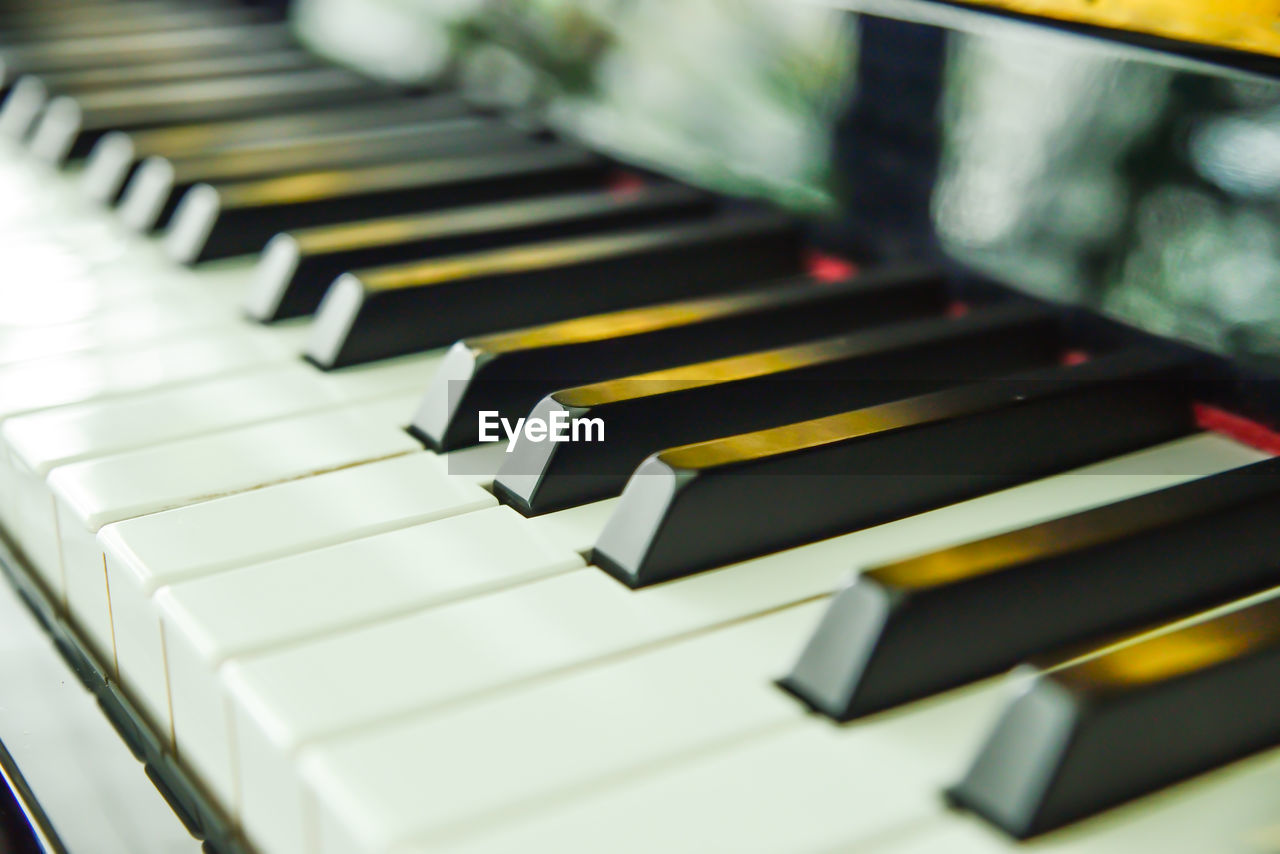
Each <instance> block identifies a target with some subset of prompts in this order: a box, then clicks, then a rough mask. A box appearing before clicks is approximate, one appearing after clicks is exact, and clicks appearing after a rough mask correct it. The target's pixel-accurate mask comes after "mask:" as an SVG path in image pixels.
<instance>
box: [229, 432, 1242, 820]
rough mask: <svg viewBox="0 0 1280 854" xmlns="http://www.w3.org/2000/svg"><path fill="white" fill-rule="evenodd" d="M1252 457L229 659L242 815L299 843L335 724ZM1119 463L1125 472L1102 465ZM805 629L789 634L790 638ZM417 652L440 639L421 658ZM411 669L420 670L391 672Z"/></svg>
mask: <svg viewBox="0 0 1280 854" xmlns="http://www.w3.org/2000/svg"><path fill="white" fill-rule="evenodd" d="M1258 456H1259V455H1258V454H1257V453H1256V452H1254V451H1251V450H1249V449H1246V448H1243V447H1242V446H1240V445H1237V444H1235V443H1233V442H1230V441H1228V440H1225V439H1219V438H1217V437H1212V436H1199V437H1193V438H1190V439H1186V440H1182V441H1179V442H1175V443H1171V444H1170V445H1167V446H1164V447H1163V448H1160V449H1153V450H1149V451H1145V452H1142V453H1139V454H1135V455H1130V456H1129V457H1125V458H1121V459H1119V460H1115V461H1111V462H1109V463H1103V464H1100V465H1096V466H1090V467H1088V468H1086V469H1082V470H1079V471H1077V472H1074V473H1070V474H1066V475H1061V476H1058V477H1054V478H1050V479H1046V480H1043V481H1039V482H1036V483H1032V484H1027V485H1024V486H1021V487H1017V488H1014V489H1010V490H1006V491H1004V492H1001V493H996V494H993V495H989V496H984V497H982V498H978V499H974V500H972V501H968V502H965V503H963V504H958V505H953V506H951V507H947V508H942V509H940V510H936V511H933V512H931V513H927V514H922V515H919V516H915V517H911V518H908V519H904V520H900V521H898V522H894V523H890V524H887V525H882V526H879V527H877V528H873V529H869V530H866V531H861V532H858V533H854V534H848V535H845V536H841V537H836V538H832V539H830V540H826V541H823V542H820V543H814V544H811V545H808V546H804V547H802V548H797V549H792V550H790V551H787V552H782V553H778V554H774V555H770V556H766V557H763V558H757V559H755V560H751V561H747V562H744V563H741V564H736V565H734V566H731V567H728V568H725V569H721V570H717V571H714V572H710V573H705V574H702V575H698V576H694V577H691V578H688V579H682V580H679V581H676V582H672V583H668V584H664V585H658V586H655V587H652V588H647V589H644V590H639V591H631V590H628V589H626V588H624V587H623V586H621V585H619V584H617V583H616V582H614V581H612V579H609V578H608V577H607V576H606V575H605V574H604V573H603V572H601V571H599V570H596V569H594V568H589V569H586V570H582V571H580V572H575V573H570V574H568V575H565V576H560V577H558V578H553V579H550V580H547V581H544V582H537V583H534V584H531V585H528V586H525V587H521V588H516V589H513V590H510V591H507V592H505V593H498V594H494V595H490V596H485V597H481V598H478V599H473V600H469V601H467V602H462V603H458V604H456V605H450V606H446V607H443V608H439V609H435V610H433V611H428V612H424V613H423V614H421V615H418V616H414V617H409V618H404V619H401V620H397V621H390V622H387V623H383V624H381V625H379V626H375V627H371V628H369V629H364V630H360V631H356V632H351V633H348V634H346V635H339V636H335V637H332V638H328V639H324V640H318V641H315V642H312V643H309V644H303V645H299V646H296V647H293V648H290V649H288V650H283V651H281V652H278V653H273V654H267V655H261V656H257V657H247V658H243V659H240V660H237V661H231V662H228V663H227V664H226V665H225V666H224V668H223V678H224V683H225V687H226V690H227V691H229V693H230V696H231V701H232V704H233V707H234V711H235V720H234V723H233V726H232V733H231V737H232V739H233V740H234V742H235V745H236V750H237V751H238V755H239V760H238V761H239V763H240V766H239V767H240V783H241V787H242V788H241V792H242V798H243V801H242V802H243V809H244V822H245V825H246V826H247V827H251V828H253V831H252V832H254V833H255V834H257V835H258V836H260V837H261V838H264V839H271V840H272V844H296V840H297V839H298V838H299V837H300V836H301V829H300V827H301V825H300V823H299V822H300V821H301V807H300V805H299V804H300V795H298V793H297V790H296V786H297V781H296V775H297V771H296V768H295V767H293V766H292V757H296V755H297V752H298V750H299V749H301V748H302V747H304V746H306V745H308V744H314V743H316V742H318V741H319V740H321V739H323V738H325V737H328V736H330V735H335V734H338V733H347V732H351V733H354V732H358V731H360V730H361V729H365V728H369V727H371V726H373V725H375V724H376V723H377V721H379V720H388V719H391V718H394V717H404V716H408V715H411V714H413V715H428V714H430V713H431V711H432V709H433V708H436V707H439V706H442V705H444V704H448V703H457V702H462V701H465V700H467V699H468V698H470V697H473V696H477V695H480V694H483V693H484V692H486V691H491V690H493V689H496V688H498V687H501V686H511V685H513V684H517V683H520V682H523V681H527V680H532V679H536V678H537V677H540V676H545V675H547V674H549V673H552V672H554V671H557V670H560V669H564V668H568V667H576V666H582V665H584V664H588V663H590V662H592V661H598V660H600V659H602V658H604V657H606V656H609V655H614V654H617V653H619V652H621V651H624V650H629V649H636V648H640V647H643V646H645V645H648V644H652V643H655V642H658V641H661V640H667V639H671V638H674V637H676V636H679V635H681V634H685V633H689V632H693V631H698V630H703V629H706V628H710V627H713V626H717V625H724V624H726V623H729V622H731V621H734V620H737V619H741V618H743V617H747V616H750V615H753V614H760V613H762V612H765V611H767V610H770V609H773V608H777V607H781V606H783V605H787V604H790V603H797V602H801V601H803V600H805V599H807V598H811V597H817V596H822V595H825V594H826V593H828V592H830V591H831V590H833V589H834V587H835V586H836V585H837V584H838V583H839V581H840V580H842V579H843V578H844V577H845V576H846V575H847V573H848V572H849V570H850V569H851V568H852V567H854V566H858V565H866V564H868V563H876V562H880V561H883V560H886V559H890V558H893V557H901V556H904V555H906V554H913V553H916V552H919V551H921V550H927V549H932V548H938V547H942V546H945V545H950V544H953V543H956V542H961V541H965V540H968V539H972V538H974V537H977V536H984V535H987V534H991V533H996V532H998V531H1004V530H1008V529H1010V528H1015V527H1019V526H1022V525H1027V524H1032V523H1034V522H1038V521H1043V520H1044V519H1046V518H1052V517H1054V516H1058V515H1062V514H1064V513H1069V512H1073V511H1076V510H1079V509H1083V508H1085V507H1091V506H1096V505H1098V504H1101V503H1105V502H1108V501H1112V500H1116V499H1118V498H1120V497H1125V496H1127V495H1132V494H1135V493H1138V492H1142V491H1148V490H1151V489H1156V488H1159V487H1161V486H1165V485H1169V484H1171V483H1176V482H1178V481H1180V480H1185V479H1186V478H1188V477H1191V476H1193V473H1194V472H1197V471H1199V472H1204V473H1207V472H1213V471H1219V470H1222V469H1224V468H1229V467H1232V466H1235V465H1241V464H1243V463H1246V462H1249V461H1252V460H1254V459H1256V458H1257V457H1258ZM1117 470H1122V471H1124V472H1125V473H1126V474H1125V476H1120V475H1112V476H1106V477H1102V476H1099V475H1102V474H1108V473H1109V471H1110V472H1115V471H1117ZM1145 472H1150V473H1145ZM1167 472H1177V473H1175V474H1169V473H1167ZM511 639H517V640H514V641H513V640H511ZM802 641H803V638H797V639H796V649H798V648H799V646H800V644H801V642H802ZM424 650H448V652H447V654H444V655H442V656H441V657H439V658H429V657H427V656H426V655H425V653H424V652H423V651H424ZM405 672H413V673H414V674H415V678H414V679H412V680H405V679H403V678H400V676H399V674H403V673H405ZM316 673H323V674H325V678H324V679H322V680H317V679H315V678H314V674H316ZM335 684H336V685H342V686H343V690H342V691H341V692H340V693H339V694H334V693H333V692H332V690H331V686H332V685H335ZM291 787H292V788H291ZM290 840H294V841H293V842H291V841H290Z"/></svg>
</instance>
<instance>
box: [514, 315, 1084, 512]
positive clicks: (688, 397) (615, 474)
mask: <svg viewBox="0 0 1280 854" xmlns="http://www.w3.org/2000/svg"><path fill="white" fill-rule="evenodd" d="M1060 351H1061V342H1060V340H1059V338H1058V330H1057V322H1056V320H1055V319H1054V317H1053V315H1052V314H1050V313H1049V312H1047V311H1046V310H1044V309H1040V308H1035V307H1027V306H1021V305H1010V306H1003V307H1000V308H994V309H991V310H988V311H984V312H976V313H973V314H970V315H967V316H965V317H963V318H959V319H950V318H935V319H929V320H916V321H910V322H907V323H900V324H894V325H892V326H886V327H881V328H879V329H874V330H871V331H868V332H860V333H855V334H852V335H845V336H840V337H838V338H827V339H823V340H819V341H809V342H806V343H804V344H797V345H794V346H791V347H786V348H783V349H778V350H764V351H756V352H754V353H749V354H745V355H740V356H731V357H729V358H725V359H720V360H718V361H715V362H702V363H698V364H693V365H682V366H680V367H677V368H668V369H666V370H662V371H655V372H653V373H648V374H634V375H632V376H629V377H623V378H619V379H610V380H605V381H604V382H599V383H595V384H593V385H585V386H577V387H576V388H568V389H562V390H560V391H557V392H554V393H553V394H551V395H549V396H548V397H547V398H546V399H545V400H543V401H542V402H541V403H539V404H538V405H537V406H536V407H535V408H534V410H533V412H532V413H531V414H530V416H529V417H530V419H531V420H533V419H541V420H542V421H544V422H546V423H548V424H553V423H555V420H556V419H561V420H563V422H564V423H565V424H566V425H568V424H569V423H570V421H571V419H572V420H581V419H598V420H599V422H600V424H601V425H602V426H603V432H604V433H605V434H606V437H607V441H603V442H585V441H577V442H574V441H569V442H551V441H544V442H533V441H526V440H522V439H517V440H516V441H515V442H514V443H513V445H512V446H511V448H510V449H509V451H510V452H509V453H508V455H507V458H506V462H505V463H504V465H503V466H502V469H501V470H500V471H499V472H498V476H497V478H496V479H495V481H494V493H495V494H496V495H497V496H498V498H499V499H501V500H502V501H504V502H506V503H507V504H510V505H512V506H513V507H515V508H516V509H517V510H519V511H520V512H521V513H524V514H525V515H527V516H532V515H536V514H540V513H546V512H549V511H551V510H560V509H563V508H565V507H571V506H573V505H575V504H585V503H586V502H588V501H594V500H597V499H601V498H608V497H609V496H611V495H616V494H618V493H619V492H621V491H622V487H623V486H625V485H626V482H627V478H628V476H629V475H630V474H631V473H632V472H633V471H634V470H635V468H636V466H637V465H639V464H640V463H641V462H643V460H644V458H645V457H647V456H648V455H649V454H651V453H653V452H655V451H659V450H661V449H663V448H669V447H673V446H676V445H685V444H688V443H690V442H701V441H705V440H707V439H714V438H717V437H720V436H728V435H736V434H739V433H746V432H750V431H753V430H763V429H766V428H768V427H774V426H777V425H779V424H788V423H791V422H794V421H800V420H805V419H809V418H819V417H822V416H825V415H830V414H832V413H835V412H844V411H847V410H850V409H857V408H862V407H867V406H872V405H875V404H877V403H883V402H885V401H889V400H897V399H900V398H904V397H913V396H916V395H920V394H924V393H927V392H931V391H937V390H938V389H940V388H947V387H950V386H953V385H958V384H961V383H965V382H969V381H972V380H975V379H980V378H987V377H992V376H999V375H1002V374H1009V373H1013V372H1015V371H1021V370H1028V369H1030V368H1033V367H1042V366H1045V365H1050V364H1053V363H1054V362H1055V361H1056V359H1057V357H1058V355H1059V353H1060Z"/></svg>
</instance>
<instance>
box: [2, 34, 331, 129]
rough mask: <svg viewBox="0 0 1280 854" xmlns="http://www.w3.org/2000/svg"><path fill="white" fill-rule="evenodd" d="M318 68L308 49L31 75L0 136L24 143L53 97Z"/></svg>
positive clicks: (5, 110)
mask: <svg viewBox="0 0 1280 854" xmlns="http://www.w3.org/2000/svg"><path fill="white" fill-rule="evenodd" d="M319 64H320V61H319V60H317V59H316V58H315V57H313V56H312V55H311V54H309V53H306V52H305V51H301V50H293V49H285V50H275V51H268V52H264V53H260V54H247V55H244V56H228V57H215V58H204V59H193V60H186V61H182V62H165V63H157V64H151V65H124V66H120V67H117V68H94V69H87V70H83V69H82V70H75V71H61V72H55V73H52V74H43V75H38V76H36V75H30V74H28V75H26V76H24V77H22V78H20V79H19V80H18V82H17V83H16V84H15V85H14V87H13V89H12V90H11V91H10V92H9V95H8V97H7V98H5V99H4V105H3V107H0V135H3V136H4V137H5V138H6V139H14V140H21V139H25V138H26V136H27V134H28V133H30V131H31V128H32V126H33V125H34V124H35V121H36V119H37V118H38V117H39V115H40V112H41V111H42V110H43V109H44V108H45V105H46V104H47V103H48V101H49V98H50V96H51V93H52V94H55V95H66V94H76V93H81V92H91V91H94V90H98V89H113V88H121V87H126V86H141V85H148V84H156V83H165V82H169V83H172V82H179V81H183V80H199V79H202V78H207V77H232V76H237V75H246V74H262V73H264V72H273V71H296V70H299V69H304V68H315V67H317V66H318V65H319Z"/></svg>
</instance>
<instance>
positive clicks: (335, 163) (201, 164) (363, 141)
mask: <svg viewBox="0 0 1280 854" xmlns="http://www.w3.org/2000/svg"><path fill="white" fill-rule="evenodd" d="M539 144H541V143H539V142H538V141H537V140H535V139H533V138H532V137H530V136H529V135H528V134H527V133H525V132H524V131H521V130H518V129H516V128H514V127H510V126H507V125H502V124H499V123H497V122H493V121H488V120H480V119H446V120H444V121H438V122H437V121H426V122H419V123H418V124H413V125H400V126H398V127H392V128H372V129H368V130H362V131H357V132H351V133H346V134H330V135H327V136H323V137H317V138H312V139H290V140H284V141H282V142H273V143H267V144H258V145H252V146H241V147H239V148H235V149H231V150H224V151H220V152H216V153H212V154H197V155H190V156H187V157H183V158H177V157H160V156H153V157H149V158H147V159H146V160H145V161H144V162H143V163H142V165H141V166H140V167H139V168H138V172H137V175H136V176H135V177H134V179H133V180H132V181H130V183H129V186H128V187H126V188H125V192H124V194H123V196H121V200H120V216H121V218H122V219H123V220H124V221H125V223H126V224H127V225H129V226H130V227H131V228H134V229H136V230H138V231H144V232H147V231H152V230H154V229H156V228H163V227H165V226H166V225H168V224H169V220H170V219H171V218H172V217H173V212H174V210H176V209H177V206H178V202H179V201H180V200H181V198H182V196H184V195H185V194H186V193H187V191H188V190H190V189H191V188H192V187H194V186H195V185H196V184H202V183H214V182H230V181H241V180H248V179H251V178H265V177H283V176H284V175H289V174H296V173H299V172H310V171H314V170H318V169H332V168H348V167H356V166H363V165H368V164H374V163H387V162H395V161H401V160H407V159H414V160H418V159H421V158H426V157H432V156H436V157H445V156H450V155H452V156H454V157H457V156H461V155H473V154H481V153H483V154H488V155H494V154H499V153H501V152H505V151H518V150H521V149H526V150H527V149H531V148H533V147H535V146H537V145H539ZM330 280H331V281H332V277H330Z"/></svg>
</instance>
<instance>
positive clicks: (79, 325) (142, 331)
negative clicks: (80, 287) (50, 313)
mask: <svg viewBox="0 0 1280 854" xmlns="http://www.w3.org/2000/svg"><path fill="white" fill-rule="evenodd" d="M240 322H241V321H238V320H237V319H236V318H234V317H232V316H231V315H230V314H228V313H226V312H224V311H223V310H222V308H221V306H218V305H217V304H216V303H212V302H210V301H209V300H207V299H205V298H204V297H202V296H200V295H199V294H186V295H178V294H165V295H163V296H154V297H148V298H145V299H139V300H135V301H130V302H129V303H128V304H126V305H123V306H117V307H114V308H112V309H110V310H108V311H105V312H103V313H101V314H100V315H98V316H95V317H92V318H88V319H85V320H80V321H76V322H73V323H61V324H55V325H52V326H49V325H42V326H35V327H17V328H13V327H10V328H5V329H0V365H9V364H13V363H15V362H22V361H27V360H29V359H41V358H48V357H51V356H65V355H69V354H71V353H76V352H80V351H85V350H96V349H98V348H102V347H110V346H120V345H136V344H138V343H140V342H146V341H151V340H155V339H164V338H171V337H174V336H176V335H179V334H182V333H185V332H188V331H189V330H192V329H200V328H202V327H214V328H217V327H231V326H233V325H235V324H238V323H240Z"/></svg>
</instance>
